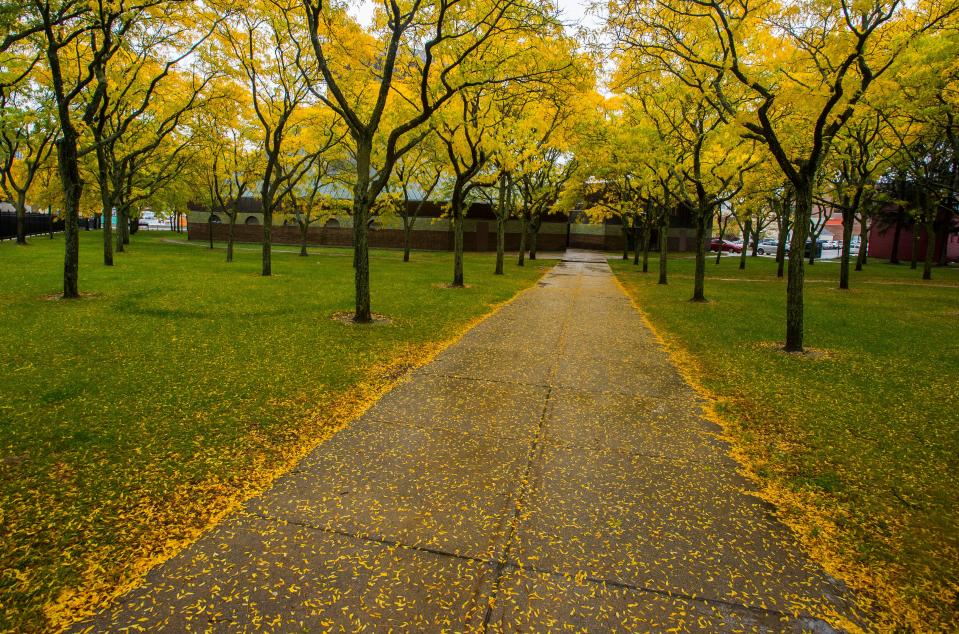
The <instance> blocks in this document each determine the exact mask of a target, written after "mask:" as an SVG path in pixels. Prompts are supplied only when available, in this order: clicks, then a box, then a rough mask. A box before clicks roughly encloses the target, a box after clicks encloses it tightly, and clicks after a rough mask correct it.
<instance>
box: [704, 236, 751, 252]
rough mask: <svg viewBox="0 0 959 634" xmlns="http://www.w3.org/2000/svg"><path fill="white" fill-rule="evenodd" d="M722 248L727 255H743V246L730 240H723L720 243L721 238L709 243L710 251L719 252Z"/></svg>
mask: <svg viewBox="0 0 959 634" xmlns="http://www.w3.org/2000/svg"><path fill="white" fill-rule="evenodd" d="M720 248H722V250H723V251H726V252H727V253H742V250H743V245H741V244H736V243H735V242H732V241H730V240H723V241H721V242H720V240H719V238H713V239H712V240H711V241H710V243H709V250H710V251H719V249H720Z"/></svg>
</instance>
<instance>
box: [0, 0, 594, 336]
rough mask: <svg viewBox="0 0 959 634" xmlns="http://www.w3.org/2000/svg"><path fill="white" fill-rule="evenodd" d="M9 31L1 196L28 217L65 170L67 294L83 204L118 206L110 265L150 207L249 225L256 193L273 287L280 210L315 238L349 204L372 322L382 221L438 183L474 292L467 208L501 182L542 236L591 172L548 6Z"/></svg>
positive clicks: (278, 9) (236, 12)
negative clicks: (570, 188) (45, 186)
mask: <svg viewBox="0 0 959 634" xmlns="http://www.w3.org/2000/svg"><path fill="white" fill-rule="evenodd" d="M0 21H2V26H3V32H5V33H7V35H6V37H4V38H3V40H2V42H0V55H2V57H0V99H2V102H0V107H2V109H3V110H2V112H3V118H2V132H3V134H2V135H0V136H2V141H3V142H4V147H3V148H0V156H2V157H4V159H5V163H4V165H3V166H0V167H3V170H2V173H3V180H2V184H3V186H4V188H5V189H8V190H9V191H12V192H14V194H15V195H12V196H11V198H12V199H13V200H15V201H16V203H17V207H18V210H19V211H20V214H21V216H22V212H23V210H24V207H25V201H26V192H27V191H28V190H30V188H31V187H34V186H35V184H36V181H37V179H38V178H39V175H40V174H41V173H43V171H44V166H45V165H48V164H49V160H55V162H56V164H57V168H58V175H59V187H58V188H57V189H58V190H59V192H58V196H56V198H57V200H55V202H56V206H57V207H59V208H61V209H62V213H63V215H64V218H65V233H66V253H65V260H64V288H63V294H64V297H67V298H71V297H77V296H79V284H78V269H77V261H78V259H77V258H78V249H79V244H78V240H77V219H78V217H79V215H80V211H81V207H86V208H88V209H90V208H99V209H102V210H103V211H104V213H103V220H104V231H103V236H104V245H103V249H104V264H105V265H108V266H109V265H111V264H112V263H113V257H114V252H115V251H122V250H123V249H124V245H125V244H128V243H129V236H128V231H127V227H128V222H127V220H128V218H129V216H130V215H131V213H132V212H133V210H134V209H135V208H136V207H137V206H138V205H143V204H146V203H149V204H151V205H153V206H163V205H165V204H166V205H178V206H180V207H181V208H182V206H183V205H184V204H185V203H186V202H187V201H188V200H194V201H195V202H206V203H208V204H210V205H211V206H215V207H217V208H219V209H221V210H223V211H225V212H226V213H227V215H228V217H229V218H230V225H231V228H232V225H233V222H234V221H235V217H236V212H237V204H238V201H239V200H240V199H241V198H242V197H243V196H244V195H247V194H252V195H256V196H257V197H258V198H259V199H260V201H261V204H262V212H263V215H264V223H263V227H264V240H263V255H262V261H263V274H264V275H270V273H271V235H270V230H271V226H272V220H273V215H274V213H275V212H277V211H282V212H284V213H288V214H290V215H292V216H293V217H294V218H295V220H296V222H297V223H298V224H299V225H300V227H301V229H302V230H303V231H304V234H305V232H306V230H307V229H308V227H309V225H310V224H311V223H313V222H315V221H316V219H317V218H319V217H321V216H322V215H323V213H324V211H327V210H330V209H336V208H340V207H341V206H342V205H341V203H336V202H334V201H333V199H334V198H340V199H342V198H344V197H346V196H344V195H343V194H344V193H347V194H348V195H349V198H350V199H351V200H352V204H351V208H350V209H349V210H348V211H349V214H350V215H351V216H352V220H353V222H352V225H353V233H354V235H353V238H354V240H353V242H354V249H355V261H354V263H355V269H356V280H355V284H356V307H355V308H356V313H355V318H356V320H357V321H360V322H363V321H369V319H370V317H371V310H370V292H369V257H368V241H367V231H368V228H369V225H370V222H371V219H372V216H373V214H375V213H377V211H378V210H381V209H388V208H390V207H397V201H398V200H400V199H403V198H406V199H409V198H410V197H422V195H423V194H425V193H429V192H431V191H433V190H435V189H436V188H437V187H438V186H439V184H440V183H443V184H444V185H445V186H446V188H447V189H448V190H449V192H448V199H449V205H450V216H451V218H452V220H453V223H454V226H455V227H456V228H457V229H456V232H457V236H459V239H458V241H457V245H458V248H457V258H456V262H457V264H456V271H455V272H454V280H453V282H454V284H462V283H463V279H462V278H463V273H462V248H461V247H462V225H463V216H464V210H465V207H466V206H467V205H468V203H469V201H470V200H472V199H474V198H475V197H476V196H478V195H479V189H480V188H483V187H494V188H495V186H496V185H497V184H498V183H501V182H502V183H506V184H507V185H508V189H510V190H511V191H512V192H515V196H514V198H513V203H514V204H513V206H514V207H516V208H517V209H520V208H522V209H525V210H526V211H525V212H518V213H519V215H520V216H522V217H524V218H528V219H531V222H535V218H536V217H537V216H538V214H539V213H540V210H539V208H540V207H541V206H542V202H541V199H540V198H541V197H540V189H542V188H543V187H545V186H546V185H545V184H544V183H543V182H538V181H550V182H551V181H552V178H553V177H552V175H550V174H546V175H544V172H549V171H550V169H554V168H556V167H557V166H558V165H563V166H567V167H568V166H569V165H572V164H573V161H572V160H571V158H570V157H569V154H568V147H566V146H565V145H564V144H566V143H568V140H567V139H566V138H564V135H563V134H562V133H561V129H562V128H564V126H568V125H570V121H572V119H573V117H572V116H571V113H572V112H573V111H574V110H575V108H577V107H579V104H580V103H583V102H587V103H588V101H589V99H588V98H585V99H584V95H589V94H590V91H591V89H592V81H593V79H592V78H593V73H592V71H591V68H590V66H589V64H588V62H587V60H586V58H585V57H584V56H582V55H580V54H579V53H577V51H576V43H575V42H574V40H573V39H571V38H570V37H569V36H568V35H567V34H566V32H565V30H564V27H563V25H562V24H561V23H560V21H559V16H558V13H557V9H556V8H555V6H554V5H553V4H552V3H550V2H545V1H540V2H525V1H524V2H518V1H516V0H489V1H486V2H465V1H463V0H441V1H439V2H422V1H414V2H409V3H402V4H399V3H393V2H386V3H383V4H382V5H381V6H379V7H378V9H377V10H376V12H375V14H374V16H373V20H372V24H370V25H369V26H368V27H366V28H364V27H363V26H362V25H360V24H359V23H358V22H357V21H356V20H354V19H353V18H352V17H351V16H350V14H349V13H348V11H347V7H346V6H345V5H340V4H330V3H325V2H321V1H308V0H304V1H302V2H301V1H299V0H289V1H284V0H262V1H259V2H254V3H252V4H250V3H244V4H243V5H242V6H239V5H237V6H233V5H231V4H229V3H200V2H187V1H182V0H134V1H132V2H125V1H124V2H105V1H103V2H99V1H95V2H92V3H86V2H77V1H75V0H33V1H31V2H28V3H27V5H26V7H25V8H24V9H23V10H22V11H20V10H18V11H12V10H11V11H5V12H3V13H2V15H0ZM54 139H55V141H54ZM539 152H542V153H543V154H549V155H550V156H551V157H552V158H551V160H547V161H546V162H545V163H543V162H540V161H539V160H538V158H537V157H534V156H533V154H535V153H539ZM567 167H564V168H563V169H567ZM524 186H525V187H526V189H525V190H524V189H523V187H524ZM198 191H203V192H206V193H205V195H203V196H197V192H198ZM84 196H86V198H84ZM38 198H42V197H41V196H34V199H38ZM197 198H201V199H205V200H197ZM49 202H50V204H53V203H54V197H53V196H51V197H50V200H49ZM501 207H502V208H505V207H506V206H505V205H503V206H501ZM402 209H404V210H405V209H406V207H405V206H403V207H402ZM111 211H114V212H115V213H116V217H117V219H118V227H117V230H116V234H117V235H116V240H115V244H114V240H113V234H114V228H113V227H112V223H111V217H112V214H111ZM503 213H504V218H503V220H505V214H506V213H508V212H506V211H504V212H503ZM513 213H517V212H513ZM402 214H403V215H404V220H405V221H408V224H407V226H408V228H409V229H412V223H413V222H415V216H413V217H408V218H407V216H409V214H407V213H406V212H405V211H403V212H402ZM501 224H502V223H501ZM501 229H502V227H501ZM20 239H21V240H25V236H23V235H22V234H21V236H20ZM227 257H228V259H229V258H231V257H232V244H231V246H230V247H229V248H228V255H227ZM500 268H501V267H500Z"/></svg>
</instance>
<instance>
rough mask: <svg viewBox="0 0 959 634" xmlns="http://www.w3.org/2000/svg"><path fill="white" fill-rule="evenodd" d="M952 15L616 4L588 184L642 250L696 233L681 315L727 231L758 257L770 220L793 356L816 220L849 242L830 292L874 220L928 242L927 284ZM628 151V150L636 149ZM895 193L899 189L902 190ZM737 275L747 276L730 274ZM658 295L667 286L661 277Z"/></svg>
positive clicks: (951, 211)
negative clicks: (656, 230)
mask: <svg viewBox="0 0 959 634" xmlns="http://www.w3.org/2000/svg"><path fill="white" fill-rule="evenodd" d="M956 11H957V4H956V2H954V1H934V2H918V3H911V4H908V5H907V4H905V3H902V2H899V1H898V0H870V1H867V2H855V3H854V2H850V1H848V0H804V1H803V2H799V3H789V4H785V5H781V4H773V3H758V4H753V3H741V2H735V1H732V0H668V1H666V0H662V1H661V0H624V1H622V2H616V3H613V5H611V9H610V15H609V19H608V20H607V24H606V37H607V38H608V40H609V41H611V42H613V51H614V56H613V60H614V64H615V67H614V72H613V76H612V82H611V85H612V86H613V87H614V89H615V92H616V93H618V94H619V95H620V97H619V98H618V99H616V100H614V101H612V102H611V103H610V104H608V109H609V112H608V113H607V114H606V116H605V118H604V120H605V121H606V122H607V123H608V124H609V125H610V126H611V127H612V128H614V130H613V131H612V132H609V133H606V134H605V135H604V136H603V137H602V139H601V142H602V143H604V144H606V145H607V146H608V147H613V148H620V151H615V150H614V151H613V152H609V153H602V152H600V153H597V154H596V156H595V157H594V160H595V161H596V166H595V167H594V168H593V169H592V170H591V171H594V172H595V171H598V170H606V172H605V173H607V174H608V176H605V177H604V178H603V179H602V180H603V181H604V183H605V184H604V186H603V188H602V189H603V192H604V194H603V195H604V196H605V195H608V194H609V190H611V189H613V188H614V186H613V185H612V183H614V182H616V183H618V184H617V185H616V186H615V188H617V189H619V190H621V191H618V192H615V193H614V195H613V198H615V199H616V200H617V201H619V202H620V203H623V202H625V203H627V204H626V205H624V206H623V210H622V211H621V212H619V213H620V214H622V215H623V224H624V226H626V224H627V219H628V218H627V217H626V216H631V217H632V222H633V224H634V226H637V227H638V228H639V232H640V234H641V235H645V234H646V233H647V232H648V228H649V227H650V226H655V225H656V224H658V223H660V222H661V218H662V214H663V211H662V210H663V209H669V208H673V207H675V206H680V207H682V208H684V209H685V210H686V211H688V212H689V213H690V214H691V215H692V217H693V219H694V225H695V227H696V233H697V235H696V275H695V283H694V290H693V297H692V299H693V301H704V300H705V293H704V267H705V251H706V244H707V243H706V241H707V240H708V238H709V237H710V234H711V231H709V230H708V227H709V225H710V222H711V220H712V219H716V224H718V225H719V228H720V232H722V230H723V227H724V222H725V219H726V218H727V217H732V218H734V219H735V220H736V222H737V223H738V224H739V226H740V230H741V232H742V233H743V234H744V236H751V237H752V239H753V242H754V244H755V242H756V241H758V237H759V235H760V232H761V230H762V228H763V227H764V226H766V225H768V224H770V222H771V220H770V218H775V219H776V220H777V224H778V229H779V236H780V245H779V246H780V248H779V250H778V253H779V254H780V255H779V257H780V262H781V264H780V274H782V257H783V256H782V254H783V253H784V252H785V250H786V249H785V248H784V247H785V244H784V243H783V241H784V240H785V239H786V236H787V235H789V236H791V238H790V240H791V243H790V245H789V246H790V249H789V256H788V270H787V272H786V275H787V277H788V284H787V314H786V342H785V347H786V350H788V351H801V350H802V349H803V282H804V263H803V254H804V250H805V249H804V247H805V245H806V242H807V239H808V237H809V235H810V231H811V230H812V231H815V230H817V229H818V230H821V227H817V226H816V224H815V222H814V220H813V206H814V205H815V204H818V205H820V206H821V207H828V208H832V209H835V210H836V211H838V212H839V213H841V215H842V218H843V226H844V240H843V253H842V267H841V274H840V275H841V277H840V287H841V288H843V289H847V288H849V267H850V244H851V242H852V240H851V238H852V230H853V226H854V223H855V220H856V219H859V221H860V223H861V225H862V227H863V240H864V242H863V245H862V247H861V249H860V255H861V257H860V260H859V262H858V263H857V266H859V267H861V266H862V264H863V263H864V258H865V253H866V244H865V239H866V236H867V233H866V227H868V225H869V221H870V218H871V217H873V216H875V215H877V214H878V212H879V210H880V209H881V208H882V207H883V205H884V204H889V203H892V204H893V205H894V206H897V207H899V208H903V209H908V212H909V213H910V214H913V215H914V217H915V218H916V219H917V222H918V223H919V224H920V225H921V226H923V227H924V228H925V231H926V233H927V235H928V237H929V240H928V242H927V244H928V245H929V246H928V251H927V255H926V267H925V269H926V270H925V277H927V278H928V277H929V276H930V275H931V273H930V260H931V257H932V249H933V247H934V243H935V242H936V240H935V237H936V236H937V235H938V236H939V238H940V239H942V238H943V237H945V235H947V233H948V232H949V231H950V230H951V229H952V226H951V223H952V222H953V217H954V215H955V213H956V195H957V185H959V181H957V178H959V146H957V145H956V141H957V138H959V137H957V135H956V131H957V130H956V128H955V113H956V106H957V95H959V93H957V87H959V83H957V81H956V79H957V76H956V72H957V66H956V61H955V60H956V59H957V56H956V52H957V51H959V40H957V30H956V27H957V21H956ZM636 147H639V148H641V149H640V150H638V151H637V150H635V149H634V148H636ZM897 183H898V185H897ZM742 264H743V265H744V264H745V261H743V262H742ZM662 281H663V282H665V274H663V280H662Z"/></svg>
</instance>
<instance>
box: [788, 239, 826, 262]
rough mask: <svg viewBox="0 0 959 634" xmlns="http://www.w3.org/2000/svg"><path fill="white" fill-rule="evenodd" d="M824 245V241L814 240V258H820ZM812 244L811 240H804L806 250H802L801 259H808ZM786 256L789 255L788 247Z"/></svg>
mask: <svg viewBox="0 0 959 634" xmlns="http://www.w3.org/2000/svg"><path fill="white" fill-rule="evenodd" d="M825 244H826V241H825V240H816V251H815V253H816V257H817V258H821V257H822V250H823V245H825ZM812 248H813V243H812V241H811V240H806V248H805V249H804V250H803V257H804V258H808V257H809V254H810V252H811V251H812ZM786 255H789V245H786Z"/></svg>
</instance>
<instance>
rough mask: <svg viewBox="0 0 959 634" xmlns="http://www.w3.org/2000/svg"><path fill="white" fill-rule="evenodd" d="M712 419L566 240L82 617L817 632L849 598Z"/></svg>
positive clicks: (378, 626) (134, 623)
mask: <svg viewBox="0 0 959 634" xmlns="http://www.w3.org/2000/svg"><path fill="white" fill-rule="evenodd" d="M715 431H716V430H715V429H713V428H712V426H711V425H710V424H709V423H707V422H705V421H704V420H703V419H702V418H701V416H700V414H699V409H698V405H697V402H696V396H695V394H694V393H693V391H692V390H691V389H690V388H689V386H687V385H686V384H685V383H684V382H683V380H682V379H681V377H680V376H679V374H678V373H677V372H676V369H675V368H674V367H673V366H672V365H671V363H670V361H669V359H668V358H667V356H666V354H665V352H664V351H663V350H662V349H661V348H660V347H659V346H658V345H657V343H656V342H655V340H654V339H653V337H652V335H651V334H650V332H649V330H648V329H647V328H646V327H645V326H644V324H643V322H642V320H641V319H640V317H639V315H638V314H637V313H636V312H635V310H634V309H633V308H632V307H631V306H630V304H629V301H628V299H627V298H626V296H625V295H624V294H623V292H622V291H621V290H620V288H619V287H618V286H617V285H616V284H615V282H614V280H613V277H612V274H611V272H610V269H609V267H608V265H607V264H606V262H605V261H603V260H601V259H598V258H596V257H595V256H590V255H589V254H576V253H568V254H567V256H566V257H565V258H564V260H563V261H562V262H561V263H560V264H559V265H557V266H556V267H555V268H554V269H553V270H552V271H551V272H550V273H549V274H548V275H547V276H546V277H545V278H544V279H543V280H542V281H541V282H540V283H539V285H538V287H536V288H534V289H531V290H530V291H528V292H526V293H523V294H522V295H520V296H519V297H518V298H517V299H516V300H515V301H513V302H512V303H510V304H508V305H507V306H505V307H504V308H503V309H501V310H500V311H499V312H498V313H496V314H495V315H494V316H493V317H491V318H490V319H487V320H486V321H484V322H483V323H481V324H480V325H479V326H477V327H476V328H474V329H473V330H472V331H470V332H469V333H468V334H467V335H466V336H465V337H464V338H463V339H462V340H461V341H460V342H459V343H458V344H456V345H455V346H453V347H451V348H449V349H448V350H446V351H445V352H444V353H442V354H441V355H440V356H439V357H438V358H437V359H436V360H434V361H433V363H431V364H429V365H427V366H425V367H423V368H422V369H420V370H419V371H417V372H415V373H414V374H413V375H412V376H411V377H410V378H409V380H408V381H405V382H404V383H402V384H401V385H399V386H398V387H396V388H395V389H394V390H393V391H391V392H390V393H389V394H387V395H386V396H385V397H384V398H383V399H382V400H381V401H380V402H379V403H378V404H376V405H375V406H374V407H373V408H372V409H370V410H369V412H368V413H367V414H366V415H365V416H364V417H363V418H362V419H360V420H359V421H357V422H356V423H354V424H353V425H352V426H350V427H349V428H348V429H346V430H344V431H342V432H341V433H339V434H338V435H336V436H335V437H334V438H333V439H331V440H330V441H329V442H327V443H325V444H324V445H322V446H320V447H319V448H318V449H316V450H315V451H314V452H313V453H312V454H311V455H310V456H308V457H307V458H306V459H305V460H304V461H303V462H302V463H301V464H300V465H299V466H298V467H297V468H296V469H295V470H294V471H293V472H292V473H290V474H288V475H287V476H285V477H283V478H281V479H280V480H278V481H277V482H276V483H275V486H274V487H273V488H272V489H271V490H269V491H268V492H266V493H265V494H264V495H263V496H261V497H259V498H257V499H255V500H253V501H251V502H250V503H249V504H248V506H247V508H246V509H245V510H244V511H243V512H241V513H238V514H236V515H234V516H232V517H231V518H229V519H228V520H226V521H225V522H224V523H223V524H221V525H220V526H218V527H217V528H216V529H214V530H213V531H212V532H211V533H210V534H208V535H206V536H205V537H203V538H202V539H201V540H200V541H198V542H197V543H196V544H194V545H193V546H192V547H190V548H188V549H187V550H186V551H185V552H183V553H181V554H180V555H179V556H177V557H176V558H174V559H172V560H171V561H169V562H167V563H166V564H165V565H162V566H160V567H159V568H157V569H156V570H154V571H153V572H152V573H151V574H150V575H149V576H148V578H147V581H146V583H145V585H143V586H142V587H141V588H139V589H137V590H135V591H133V592H131V593H130V594H129V595H127V596H126V597H125V598H124V599H123V600H122V601H121V602H120V603H119V604H118V605H117V606H115V607H114V608H113V609H111V610H109V611H107V612H105V613H103V614H101V615H100V616H99V617H98V618H97V619H96V620H95V621H92V622H89V623H86V624H83V625H81V626H80V628H79V629H86V628H91V627H92V629H94V630H98V631H99V630H104V631H105V630H118V629H122V628H134V629H139V628H142V629H143V630H147V631H171V632H179V631H207V630H212V631H252V630H260V629H265V630H271V631H329V630H334V631H359V630H361V629H364V630H366V631H386V630H389V629H394V630H397V631H437V630H454V631H464V630H466V631H480V630H489V631H502V632H514V631H526V630H536V631H540V630H547V629H553V630H563V629H565V628H569V627H570V626H572V628H573V629H582V630H591V631H609V630H620V631H650V630H652V631H664V630H667V629H670V628H678V629H677V630H674V631H717V630H722V631H734V630H735V631H741V630H763V631H783V630H785V631H804V630H805V631H808V630H813V631H831V628H830V627H829V626H828V625H827V624H826V623H825V622H824V621H823V620H822V619H823V618H824V617H826V616H827V615H833V614H837V613H838V614H847V615H848V611H849V608H848V606H846V604H845V602H844V600H843V593H842V589H841V588H840V587H839V586H838V584H837V583H836V582H835V581H833V580H831V579H829V578H828V577H827V576H826V575H825V574H824V573H823V572H822V571H821V570H819V569H818V568H816V567H815V566H813V565H811V564H810V563H809V562H808V561H807V560H806V559H804V557H803V556H802V555H801V554H800V552H799V550H798V548H797V547H796V545H795V543H794V541H793V539H792V537H791V535H790V534H789V533H788V532H787V531H786V530H785V529H784V528H783V527H782V526H780V525H779V524H777V522H776V521H775V520H774V518H773V517H772V515H771V510H770V509H769V508H768V507H767V506H766V505H764V503H762V502H761V501H759V500H758V499H757V498H755V497H753V496H751V495H749V494H748V490H749V488H750V485H749V484H748V483H747V482H746V481H745V480H744V479H743V478H741V477H740V476H738V475H737V472H736V466H735V464H734V463H733V462H732V461H731V460H730V459H729V458H728V457H727V456H726V451H725V449H724V447H723V446H722V445H721V443H719V442H718V441H716V440H715V439H714V438H713V437H712V435H711V434H712V433H713V432H715ZM833 622H836V621H833Z"/></svg>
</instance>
